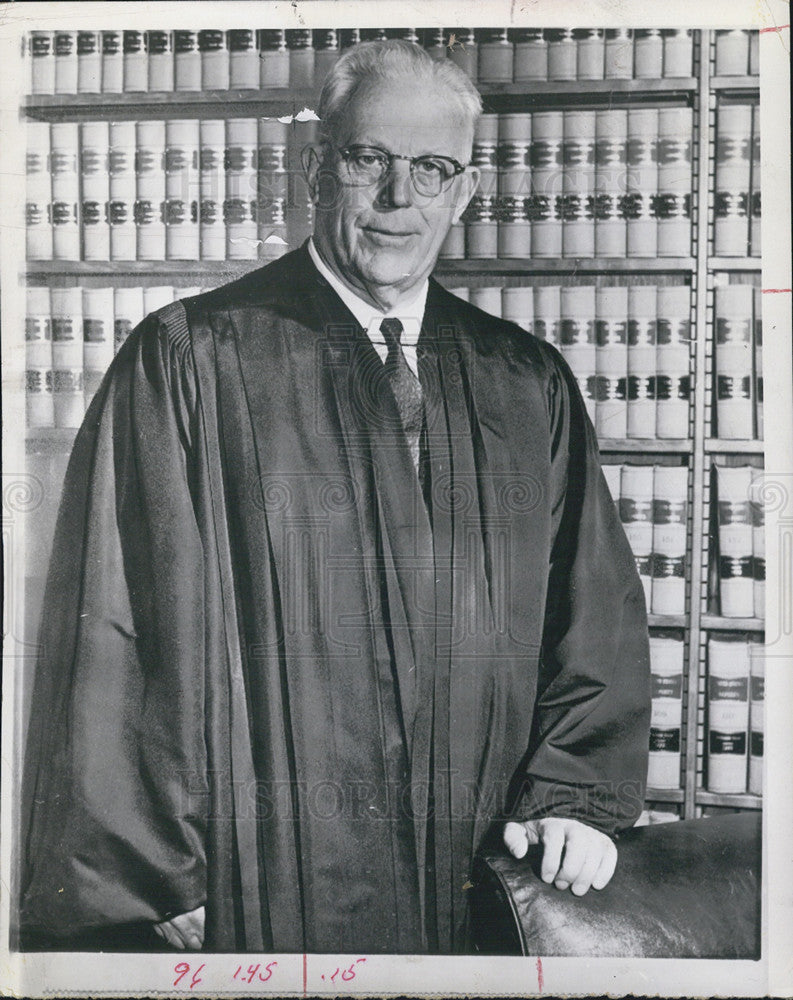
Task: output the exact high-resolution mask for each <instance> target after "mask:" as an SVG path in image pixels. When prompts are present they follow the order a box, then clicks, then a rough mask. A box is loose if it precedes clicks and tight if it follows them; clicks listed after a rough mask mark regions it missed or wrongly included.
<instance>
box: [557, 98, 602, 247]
mask: <svg viewBox="0 0 793 1000" xmlns="http://www.w3.org/2000/svg"><path fill="white" fill-rule="evenodd" d="M595 124H596V117H595V112H594V111H565V112H564V125H563V127H564V142H563V151H562V159H563V162H564V168H563V171H562V253H563V256H565V257H587V258H589V257H594V256H595V223H594V199H595Z"/></svg>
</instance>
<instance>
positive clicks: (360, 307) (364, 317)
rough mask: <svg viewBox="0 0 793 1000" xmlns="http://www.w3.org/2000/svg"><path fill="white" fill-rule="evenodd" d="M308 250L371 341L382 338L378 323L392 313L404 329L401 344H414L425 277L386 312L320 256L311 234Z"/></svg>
mask: <svg viewBox="0 0 793 1000" xmlns="http://www.w3.org/2000/svg"><path fill="white" fill-rule="evenodd" d="M308 252H309V254H310V255H311V260H312V261H313V263H314V266H315V267H316V269H317V270H318V271H319V273H320V274H321V275H322V277H323V278H324V279H325V281H327V283H328V284H329V285H330V287H331V288H332V289H333V291H334V292H335V293H336V294H337V295H338V296H339V298H340V299H341V300H342V302H343V303H344V304H345V306H347V308H348V309H349V310H350V312H351V313H352V314H353V316H354V317H355V318H356V320H357V321H358V322H359V323H360V325H361V326H362V327H363V328H364V330H366V332H367V334H368V335H369V337H370V339H371V340H372V341H375V342H378V343H380V342H384V341H383V335H382V333H381V332H380V323H381V322H382V321H383V319H384V318H385V317H386V316H395V317H396V318H397V319H399V320H400V321H401V323H402V326H403V329H404V333H403V334H402V337H401V343H402V346H403V347H412V346H415V344H416V342H417V341H418V339H419V334H420V333H421V324H422V322H423V320H424V310H425V308H426V305H427V289H428V288H429V281H427V280H425V281H424V282H423V283H422V284H421V286H420V287H419V289H418V290H417V291H415V292H412V293H411V294H410V295H409V296H406V297H405V298H404V299H400V300H399V302H397V303H396V304H395V305H394V306H393V307H392V308H391V309H389V310H388V312H382V311H381V310H379V309H376V308H375V307H374V306H373V305H370V304H369V303H368V302H365V301H364V300H363V299H362V298H361V297H360V296H359V295H356V294H355V292H353V291H352V289H350V288H348V287H347V286H346V285H345V284H344V283H343V282H342V281H341V280H340V279H339V278H338V277H337V276H336V275H335V274H334V273H333V271H331V269H330V268H329V267H328V265H327V264H326V263H325V262H324V261H323V260H322V258H321V257H320V255H319V253H318V252H317V248H316V247H315V246H314V239H313V237H312V238H310V239H309V241H308Z"/></svg>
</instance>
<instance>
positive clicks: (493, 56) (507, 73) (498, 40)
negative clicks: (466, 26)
mask: <svg viewBox="0 0 793 1000" xmlns="http://www.w3.org/2000/svg"><path fill="white" fill-rule="evenodd" d="M475 36H476V44H477V49H478V55H479V65H478V67H477V77H478V79H479V82H480V83H512V70H513V52H512V44H511V42H510V41H509V38H508V37H507V29H506V28H480V29H477V31H476V32H475Z"/></svg>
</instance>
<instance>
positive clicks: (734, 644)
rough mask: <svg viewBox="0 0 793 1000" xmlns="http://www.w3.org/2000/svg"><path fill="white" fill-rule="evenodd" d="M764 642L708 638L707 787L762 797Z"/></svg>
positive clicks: (731, 638) (742, 638)
mask: <svg viewBox="0 0 793 1000" xmlns="http://www.w3.org/2000/svg"><path fill="white" fill-rule="evenodd" d="M764 688H765V661H764V657H763V644H762V643H761V642H754V641H750V640H747V639H746V638H744V637H741V636H728V635H726V634H721V633H718V634H714V635H711V636H709V638H708V670H707V695H706V723H705V729H706V736H705V749H706V753H705V768H706V771H705V778H704V784H705V788H706V789H707V790H708V791H710V792H721V793H728V794H729V793H738V794H739V793H741V792H747V791H748V792H750V793H752V794H753V795H762V792H763V732H764V725H763V704H764Z"/></svg>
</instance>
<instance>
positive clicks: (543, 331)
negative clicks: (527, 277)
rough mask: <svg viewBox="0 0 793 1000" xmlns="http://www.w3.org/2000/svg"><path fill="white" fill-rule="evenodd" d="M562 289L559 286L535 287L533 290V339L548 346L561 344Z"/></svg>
mask: <svg viewBox="0 0 793 1000" xmlns="http://www.w3.org/2000/svg"><path fill="white" fill-rule="evenodd" d="M561 323H562V289H561V286H560V285H537V286H536V287H535V288H534V329H533V331H532V332H533V333H534V336H535V337H538V338H539V339H540V340H547V341H548V343H549V344H559V343H560V342H561Z"/></svg>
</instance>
